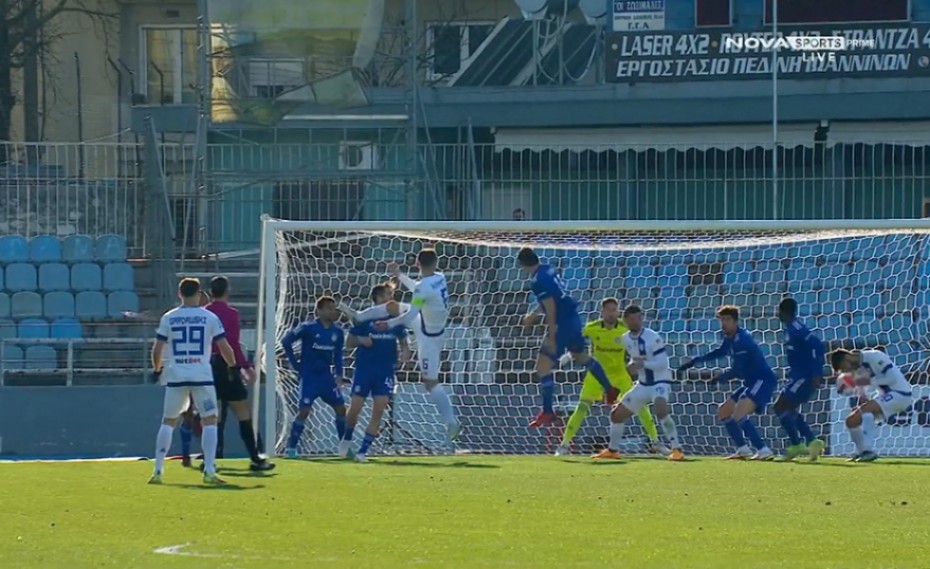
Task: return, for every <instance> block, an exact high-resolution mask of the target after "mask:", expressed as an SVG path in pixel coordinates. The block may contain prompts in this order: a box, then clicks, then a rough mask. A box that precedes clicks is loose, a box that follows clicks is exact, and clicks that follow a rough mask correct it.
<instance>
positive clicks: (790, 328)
mask: <svg viewBox="0 0 930 569" xmlns="http://www.w3.org/2000/svg"><path fill="white" fill-rule="evenodd" d="M778 319H779V320H781V321H782V323H783V324H784V325H785V351H786V353H787V355H788V378H789V379H788V385H787V386H786V387H785V389H784V391H782V392H781V394H780V395H779V396H778V399H777V400H776V401H775V413H776V414H777V415H778V420H779V421H781V426H782V428H783V429H784V430H785V433H786V434H787V435H788V442H789V443H790V444H789V446H788V448H787V449H785V459H786V460H794V459H795V458H797V457H799V456H801V455H803V454H810V458H811V460H817V459H818V458H820V455H821V454H823V450H824V447H825V445H824V442H823V441H822V440H820V439H818V438H817V437H815V436H814V432H813V431H811V428H810V425H808V424H807V421H805V420H804V416H803V415H801V413H800V412H799V411H798V408H799V407H800V406H801V405H802V404H804V403H807V402H808V401H810V400H811V398H813V397H814V395H816V394H817V390H818V389H820V384H821V383H822V382H823V365H824V363H825V362H824V356H825V355H826V350H825V349H824V345H823V342H821V341H820V338H818V337H817V336H816V335H815V334H814V333H813V332H811V331H810V329H809V328H808V327H807V326H805V325H804V323H803V322H801V321H800V320H799V319H798V303H797V301H796V300H794V299H793V298H786V299H784V300H782V301H781V303H780V304H779V305H778Z"/></svg>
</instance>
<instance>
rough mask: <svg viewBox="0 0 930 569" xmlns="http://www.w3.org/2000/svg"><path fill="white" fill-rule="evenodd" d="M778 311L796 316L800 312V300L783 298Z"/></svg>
mask: <svg viewBox="0 0 930 569" xmlns="http://www.w3.org/2000/svg"><path fill="white" fill-rule="evenodd" d="M778 311H779V312H784V313H785V314H790V315H792V316H796V315H797V313H798V301H797V300H795V299H793V298H783V299H782V300H781V302H779V303H778Z"/></svg>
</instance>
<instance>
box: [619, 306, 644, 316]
mask: <svg viewBox="0 0 930 569" xmlns="http://www.w3.org/2000/svg"><path fill="white" fill-rule="evenodd" d="M642 311H643V309H642V308H640V307H639V306H637V305H635V304H631V305H629V306H627V307H626V309H624V311H623V315H624V316H632V315H634V314H641V313H642Z"/></svg>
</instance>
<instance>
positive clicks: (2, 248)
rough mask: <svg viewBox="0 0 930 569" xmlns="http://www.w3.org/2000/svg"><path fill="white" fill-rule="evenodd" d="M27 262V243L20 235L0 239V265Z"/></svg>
mask: <svg viewBox="0 0 930 569" xmlns="http://www.w3.org/2000/svg"><path fill="white" fill-rule="evenodd" d="M28 260H29V243H28V242H27V241H26V238H25V237H23V236H21V235H4V236H3V237H0V264H4V265H9V264H11V263H25V262H27V261H28Z"/></svg>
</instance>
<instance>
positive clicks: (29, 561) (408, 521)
mask: <svg viewBox="0 0 930 569" xmlns="http://www.w3.org/2000/svg"><path fill="white" fill-rule="evenodd" d="M223 465H224V466H226V467H227V468H225V469H224V470H223V471H222V472H223V474H224V475H225V477H226V479H227V481H228V482H230V483H231V485H230V487H228V488H209V487H204V486H202V485H201V484H200V476H199V472H197V471H194V470H186V469H184V468H182V467H181V466H180V464H179V463H177V462H169V463H168V467H167V471H166V476H165V484H164V485H163V486H149V485H147V484H146V481H147V478H148V475H149V473H150V471H151V463H148V462H128V463H127V462H122V463H119V462H96V463H22V464H3V465H0V504H2V506H0V508H2V511H0V567H11V568H12V567H16V568H24V569H25V568H39V567H41V568H49V567H62V568H64V567H67V568H83V567H119V568H143V567H153V568H154V567H157V568H169V569H170V568H173V567H179V568H190V567H198V568H204V567H207V568H214V567H215V568H253V567H254V568H268V567H274V568H278V567H295V568H296V567H300V568H308V567H309V568H329V567H332V568H339V569H349V568H351V569H362V568H372V569H389V568H408V567H424V568H436V567H443V568H446V567H462V568H469V569H472V568H497V567H506V568H522V567H526V568H531V569H537V568H549V567H551V568H575V567H587V568H602V567H618V568H639V567H649V568H656V569H673V568H691V567H695V568H697V567H701V568H703V567H708V568H721V567H734V568H740V569H744V568H745V569H748V568H763V567H765V568H769V567H771V568H775V567H792V568H802V567H811V568H817V569H826V568H844V569H849V568H869V567H874V568H879V567H881V568H915V569H916V568H922V567H930V544H928V538H930V493H928V482H927V481H928V480H930V462H927V461H920V460H899V459H885V460H884V461H881V462H878V463H875V464H848V463H845V462H840V461H838V460H830V459H828V460H825V461H823V462H822V463H818V464H809V463H797V464H787V463H748V462H727V461H723V460H721V459H700V460H692V461H688V462H685V463H680V464H674V463H667V462H665V461H663V460H650V459H640V460H636V459H632V460H626V461H622V462H614V463H594V462H592V461H590V460H587V459H584V458H580V457H579V458H570V459H559V458H552V457H485V456H457V457H443V458H380V459H374V460H372V461H371V462H370V463H368V464H354V463H348V462H345V461H340V460H335V459H317V460H291V461H288V460H280V461H279V464H278V469H277V470H276V471H275V472H273V473H272V474H271V475H266V476H253V475H251V474H250V473H249V472H248V471H247V469H246V463H245V462H242V461H224V462H223Z"/></svg>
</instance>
